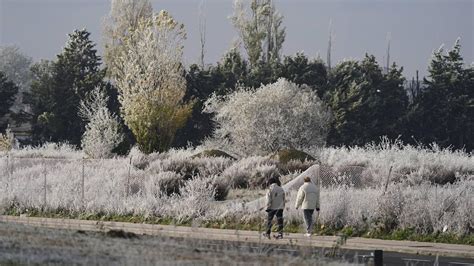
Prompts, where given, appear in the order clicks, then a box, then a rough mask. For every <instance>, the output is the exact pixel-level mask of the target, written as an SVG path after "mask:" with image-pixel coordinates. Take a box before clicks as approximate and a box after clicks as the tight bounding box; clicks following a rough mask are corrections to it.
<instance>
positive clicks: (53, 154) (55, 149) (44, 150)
mask: <svg viewBox="0 0 474 266" xmlns="http://www.w3.org/2000/svg"><path fill="white" fill-rule="evenodd" d="M11 155H12V156H13V157H21V158H58V159H80V158H82V157H84V154H83V153H82V151H78V150H77V149H76V147H75V146H74V145H70V144H68V143H52V142H46V143H44V144H42V145H41V146H25V147H22V148H21V149H14V150H12V151H11Z"/></svg>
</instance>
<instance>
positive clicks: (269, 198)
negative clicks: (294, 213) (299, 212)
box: [263, 178, 285, 239]
mask: <svg viewBox="0 0 474 266" xmlns="http://www.w3.org/2000/svg"><path fill="white" fill-rule="evenodd" d="M268 183H269V184H270V187H269V188H268V191H267V194H266V197H265V199H266V212H267V230H266V232H265V233H264V234H263V235H264V236H265V237H267V238H270V233H271V230H272V221H273V217H275V215H276V218H277V223H278V235H276V236H275V238H277V239H280V238H283V209H284V208H285V191H284V190H283V188H282V187H281V184H280V181H279V180H278V179H277V178H271V179H270V180H269V182H268Z"/></svg>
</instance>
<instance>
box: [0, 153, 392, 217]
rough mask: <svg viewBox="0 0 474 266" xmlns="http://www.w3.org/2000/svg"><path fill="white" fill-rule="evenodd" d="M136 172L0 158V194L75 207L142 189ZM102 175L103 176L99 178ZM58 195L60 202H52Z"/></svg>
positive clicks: (341, 169)
mask: <svg viewBox="0 0 474 266" xmlns="http://www.w3.org/2000/svg"><path fill="white" fill-rule="evenodd" d="M137 171H140V170H138V169H135V168H134V167H133V165H132V158H131V157H122V158H115V159H100V160H93V159H83V158H72V159H67V158H25V157H13V156H11V155H7V156H3V157H0V175H1V178H0V193H2V194H3V195H4V196H6V198H9V199H10V200H12V199H15V197H18V198H21V199H22V201H23V202H31V203H32V204H31V205H38V203H41V204H42V205H44V206H51V201H50V199H51V197H53V196H54V197H55V201H58V202H62V203H64V202H67V204H68V205H70V206H74V207H75V208H80V207H82V206H84V204H85V203H86V202H88V201H91V200H92V201H94V200H95V199H94V196H93V195H100V193H101V191H100V190H101V189H103V192H104V193H115V194H117V195H119V197H120V199H126V198H128V196H129V195H131V194H136V193H137V191H136V190H137V189H136V187H137V184H138V183H140V184H142V183H143V184H142V185H140V186H139V187H141V188H142V190H143V189H146V185H145V183H144V182H145V181H144V180H143V179H140V180H136V177H135V175H136V174H137ZM105 176H107V177H109V178H108V179H107V180H101V179H102V177H105ZM314 176H318V177H319V180H318V183H319V184H320V186H321V187H338V186H349V187H353V188H367V187H371V188H380V189H381V190H383V191H385V190H386V189H387V186H388V184H389V182H392V181H393V180H394V179H396V178H400V176H401V175H400V174H399V173H396V172H394V171H392V169H391V168H389V169H373V168H369V167H365V166H358V165H344V166H328V165H320V166H319V167H318V174H315V173H314ZM137 182H138V183H137ZM58 195H62V196H61V197H63V198H61V199H60V200H57V197H59V196H58ZM64 195H65V196H64ZM3 198H5V197H3ZM33 203H35V204H33Z"/></svg>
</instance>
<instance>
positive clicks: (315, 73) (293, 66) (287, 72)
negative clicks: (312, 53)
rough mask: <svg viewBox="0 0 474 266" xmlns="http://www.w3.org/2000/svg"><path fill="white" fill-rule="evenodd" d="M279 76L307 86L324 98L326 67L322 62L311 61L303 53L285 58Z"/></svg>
mask: <svg viewBox="0 0 474 266" xmlns="http://www.w3.org/2000/svg"><path fill="white" fill-rule="evenodd" d="M279 76H280V77H283V78H286V79H287V80H289V81H292V82H294V83H296V84H298V85H303V84H306V85H308V86H310V87H311V88H312V89H314V90H316V91H317V93H318V96H319V97H320V98H322V97H323V96H324V94H325V90H326V85H327V71H326V66H325V65H324V63H323V62H322V61H321V60H309V59H308V57H306V56H305V55H304V54H302V53H297V54H296V55H295V56H285V58H284V60H283V63H282V64H281V66H280V71H279Z"/></svg>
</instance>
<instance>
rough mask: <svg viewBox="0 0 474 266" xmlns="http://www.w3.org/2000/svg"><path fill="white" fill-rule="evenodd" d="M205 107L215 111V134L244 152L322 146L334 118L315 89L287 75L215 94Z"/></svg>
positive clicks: (264, 151)
mask: <svg viewBox="0 0 474 266" xmlns="http://www.w3.org/2000/svg"><path fill="white" fill-rule="evenodd" d="M204 111H205V112H209V113H215V116H214V120H215V122H216V123H217V125H218V127H217V129H216V131H215V132H214V138H215V139H227V140H228V143H229V147H228V148H229V149H230V150H231V151H235V152H238V153H241V154H245V155H250V154H260V155H262V154H268V153H269V152H274V151H277V150H280V149H283V148H294V149H299V150H304V149H307V148H308V147H311V146H322V145H324V143H325V140H326V135H327V130H328V125H329V122H330V120H331V114H330V112H329V110H328V108H327V107H326V106H325V105H324V103H323V102H322V101H321V99H319V97H318V96H317V94H316V92H315V91H313V90H311V89H310V88H309V87H306V86H299V85H296V84H294V83H292V82H289V81H287V80H286V79H279V80H278V81H277V82H275V83H273V84H268V85H262V86H261V87H260V88H258V89H249V88H240V89H239V90H238V91H236V92H234V93H231V94H229V95H226V96H223V97H219V96H217V95H213V96H211V98H209V99H208V100H207V101H206V102H205V108H204Z"/></svg>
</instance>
